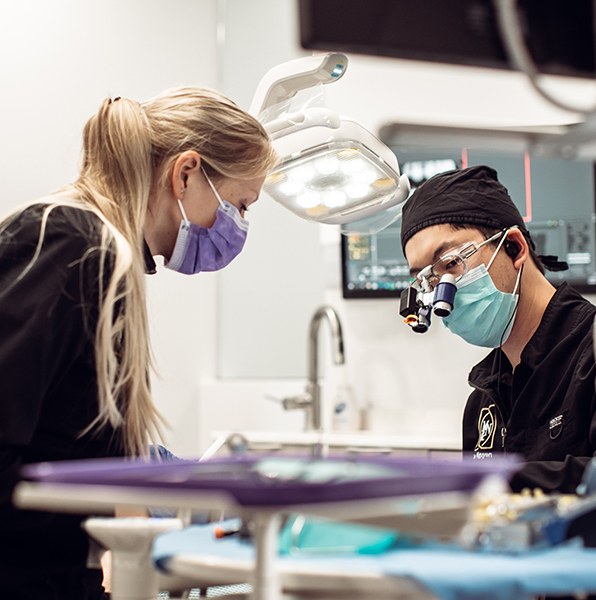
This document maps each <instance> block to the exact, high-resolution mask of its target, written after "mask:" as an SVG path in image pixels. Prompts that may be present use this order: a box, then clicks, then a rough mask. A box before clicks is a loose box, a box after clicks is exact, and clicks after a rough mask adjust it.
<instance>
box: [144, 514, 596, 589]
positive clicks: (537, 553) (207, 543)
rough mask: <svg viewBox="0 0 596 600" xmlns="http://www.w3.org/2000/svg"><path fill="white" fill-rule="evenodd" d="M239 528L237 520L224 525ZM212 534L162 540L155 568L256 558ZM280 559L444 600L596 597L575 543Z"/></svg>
mask: <svg viewBox="0 0 596 600" xmlns="http://www.w3.org/2000/svg"><path fill="white" fill-rule="evenodd" d="M217 525H218V526H221V525H222V524H220V523H218V524H217ZM236 525H237V522H235V521H233V520H232V521H228V522H227V523H225V524H224V526H229V527H230V528H232V527H235V526H236ZM213 530H214V524H210V525H196V526H191V527H189V528H187V529H185V530H182V531H173V532H168V533H164V534H162V535H160V536H158V537H157V538H156V540H155V542H154V546H153V560H154V562H155V564H156V565H157V566H158V567H159V568H160V569H162V570H164V571H165V572H168V559H169V558H171V557H172V556H176V555H197V556H207V555H209V556H221V559H222V561H225V560H226V559H245V560H249V559H252V558H253V557H254V547H253V546H252V544H251V542H250V541H249V540H241V539H239V538H238V537H237V536H230V537H225V538H223V539H219V540H218V539H216V538H215V536H214V533H213ZM279 560H280V561H284V562H285V561H297V562H298V561H299V562H300V564H301V565H304V564H305V563H309V562H311V563H313V565H314V564H316V565H317V567H318V568H319V569H320V566H321V561H325V563H326V565H328V567H329V568H330V569H333V570H341V571H344V572H347V571H348V570H349V572H351V573H363V574H364V573H371V572H376V573H378V572H381V573H384V574H385V575H387V576H392V577H399V578H402V577H409V578H411V579H414V580H416V581H417V582H418V583H420V584H421V585H422V586H424V587H426V588H427V589H429V590H430V591H431V592H432V593H434V594H435V595H436V596H438V597H439V598H442V599H445V600H477V599H478V598H482V599H483V600H512V599H515V600H526V599H530V598H532V597H534V596H537V595H541V594H548V595H572V594H575V593H577V592H586V593H596V549H593V548H584V547H582V546H581V545H580V544H579V543H576V542H574V541H571V542H569V543H566V544H564V545H561V546H557V547H552V548H545V549H540V550H531V551H528V552H525V553H517V554H504V553H497V552H473V551H469V550H464V549H461V548H459V547H457V546H454V545H447V544H446V545H444V546H442V545H440V544H437V543H436V542H430V543H428V544H425V543H420V545H419V546H418V547H414V548H412V547H408V548H397V549H392V550H388V551H386V552H384V553H382V554H375V555H362V554H356V555H333V554H329V553H328V552H325V553H324V554H321V555H320V556H318V557H316V558H315V557H313V555H310V556H292V555H283V556H280V557H279Z"/></svg>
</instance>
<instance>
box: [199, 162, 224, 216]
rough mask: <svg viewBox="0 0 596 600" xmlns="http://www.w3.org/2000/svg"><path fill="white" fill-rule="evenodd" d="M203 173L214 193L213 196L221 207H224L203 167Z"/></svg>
mask: <svg viewBox="0 0 596 600" xmlns="http://www.w3.org/2000/svg"><path fill="white" fill-rule="evenodd" d="M201 171H203V175H205V179H206V180H207V183H208V184H209V187H210V188H211V190H212V191H213V194H214V195H215V197H216V198H217V201H218V202H219V204H220V206H224V202H223V200H222V199H221V196H220V195H219V192H218V191H217V190H216V189H215V186H214V185H213V182H212V181H211V179H209V175H207V173H206V172H205V169H204V168H203V167H202V166H201Z"/></svg>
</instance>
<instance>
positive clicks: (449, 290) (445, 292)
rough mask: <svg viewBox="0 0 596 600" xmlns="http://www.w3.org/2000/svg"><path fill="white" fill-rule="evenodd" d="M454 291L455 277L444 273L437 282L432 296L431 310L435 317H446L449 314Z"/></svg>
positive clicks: (455, 290)
mask: <svg viewBox="0 0 596 600" xmlns="http://www.w3.org/2000/svg"><path fill="white" fill-rule="evenodd" d="M456 292H457V286H456V285H455V277H454V276H453V275H450V274H449V273H445V275H443V276H442V277H441V280H440V281H439V283H437V286H436V287H435V294H434V296H433V312H434V313H435V315H437V317H448V316H449V315H450V314H451V311H452V310H453V302H454V300H455V293H456Z"/></svg>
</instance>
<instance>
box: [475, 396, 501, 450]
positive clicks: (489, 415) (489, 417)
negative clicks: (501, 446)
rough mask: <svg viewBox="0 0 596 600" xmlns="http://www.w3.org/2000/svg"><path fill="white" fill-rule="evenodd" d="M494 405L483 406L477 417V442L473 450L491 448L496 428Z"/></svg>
mask: <svg viewBox="0 0 596 600" xmlns="http://www.w3.org/2000/svg"><path fill="white" fill-rule="evenodd" d="M494 410H495V405H494V404H491V405H490V406H488V407H486V408H483V409H482V410H481V411H480V416H479V417H478V443H477V444H476V448H474V452H478V451H479V450H492V449H493V445H494V440H495V431H496V430H497V419H496V418H495V413H494Z"/></svg>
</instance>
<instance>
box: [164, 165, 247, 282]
mask: <svg viewBox="0 0 596 600" xmlns="http://www.w3.org/2000/svg"><path fill="white" fill-rule="evenodd" d="M203 173H204V175H205V177H206V179H207V182H208V183H209V185H210V186H211V189H212V190H213V193H214V194H215V197H216V198H217V200H218V201H219V206H218V207H217V213H216V214H215V223H213V225H212V226H211V227H202V226H200V225H195V224H194V223H191V222H190V221H189V220H188V218H187V217H186V213H185V212H184V208H183V207H182V202H181V201H180V200H178V205H179V206H180V211H181V212H182V223H180V229H179V230H178V237H177V238H176V244H175V245H174V252H172V256H171V258H170V260H169V261H167V262H166V267H167V268H168V269H172V270H173V271H178V272H179V273H185V274H186V275H192V274H194V273H200V272H201V271H218V270H219V269H223V268H224V267H225V266H226V265H228V264H230V262H232V260H233V259H234V258H236V256H238V254H240V252H241V251H242V248H243V247H244V242H246V236H247V234H248V221H247V220H246V219H243V218H242V217H241V216H240V211H239V210H238V209H237V208H236V207H235V206H233V205H232V204H230V203H229V202H228V201H226V200H222V199H221V197H220V195H219V193H218V191H217V190H216V189H215V186H214V185H213V183H211V180H210V179H209V177H207V173H205V171H203Z"/></svg>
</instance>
